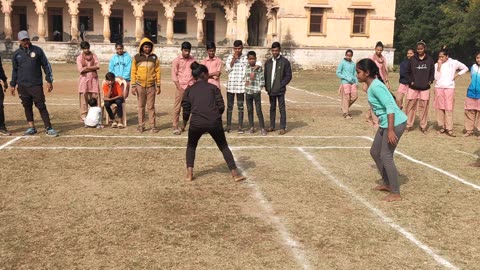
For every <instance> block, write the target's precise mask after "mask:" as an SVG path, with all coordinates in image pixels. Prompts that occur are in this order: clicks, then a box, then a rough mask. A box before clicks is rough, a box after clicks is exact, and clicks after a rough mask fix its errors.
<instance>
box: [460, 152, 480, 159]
mask: <svg viewBox="0 0 480 270" xmlns="http://www.w3.org/2000/svg"><path fill="white" fill-rule="evenodd" d="M454 151H455V152H457V153H461V154H464V155H467V156H471V157H474V158H480V156H479V155H475V154H471V153H467V152H463V151H460V150H454Z"/></svg>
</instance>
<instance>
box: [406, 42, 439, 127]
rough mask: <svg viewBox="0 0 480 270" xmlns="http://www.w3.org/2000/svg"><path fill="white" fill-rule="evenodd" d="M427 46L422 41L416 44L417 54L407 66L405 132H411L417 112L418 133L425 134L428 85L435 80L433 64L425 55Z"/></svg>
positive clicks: (428, 98) (428, 99) (428, 96)
mask: <svg viewBox="0 0 480 270" xmlns="http://www.w3.org/2000/svg"><path fill="white" fill-rule="evenodd" d="M426 48H427V45H426V44H425V42H424V41H422V40H421V41H419V42H417V47H416V49H417V53H416V54H415V55H414V56H413V57H412V58H410V60H409V65H408V66H407V76H408V79H409V80H408V81H409V89H408V92H407V108H406V111H405V112H406V113H407V116H408V120H407V131H411V130H412V128H413V123H414V122H415V115H416V112H417V106H418V113H419V116H420V131H422V133H426V132H427V125H428V104H429V103H430V85H431V84H432V83H433V80H434V79H435V62H434V61H433V58H432V57H430V56H429V55H428V54H427V53H426Z"/></svg>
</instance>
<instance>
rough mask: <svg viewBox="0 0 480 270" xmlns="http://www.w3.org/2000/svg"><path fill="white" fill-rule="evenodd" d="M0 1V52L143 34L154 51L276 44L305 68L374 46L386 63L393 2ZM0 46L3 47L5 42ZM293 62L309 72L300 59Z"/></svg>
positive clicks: (137, 37) (132, 40)
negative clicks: (22, 39) (20, 42)
mask: <svg viewBox="0 0 480 270" xmlns="http://www.w3.org/2000/svg"><path fill="white" fill-rule="evenodd" d="M0 2H1V5H2V13H1V14H0V50H1V47H2V44H1V43H2V42H7V43H8V41H9V40H13V41H15V40H16V33H17V32H18V31H20V30H25V29H26V30H28V32H29V34H30V36H31V37H32V40H33V41H37V42H46V43H49V44H50V43H58V45H54V44H51V45H52V46H53V47H65V46H75V44H77V43H78V42H79V41H80V40H81V37H82V36H83V38H84V39H85V40H88V41H90V42H91V43H92V44H97V46H102V44H110V43H115V42H123V43H125V44H131V45H132V48H134V46H133V45H134V44H135V43H136V42H138V41H140V39H141V38H142V37H144V36H147V37H149V38H151V39H152V40H153V41H154V42H155V43H157V44H160V46H162V47H168V46H175V45H178V44H180V43H181V42H183V41H190V42H191V43H192V44H193V45H199V46H202V44H205V43H206V42H207V41H213V42H215V43H216V44H217V46H219V47H222V46H225V47H228V46H230V45H231V43H232V41H233V40H235V39H240V40H243V41H244V42H246V43H247V44H248V45H249V46H254V47H268V46H269V45H270V44H271V43H272V42H273V41H279V42H280V43H282V45H283V47H285V48H289V49H291V50H292V52H293V51H303V52H305V51H308V53H306V55H308V57H311V56H312V54H313V55H314V59H313V60H315V61H317V62H318V63H317V64H315V63H314V65H313V66H315V65H323V64H326V65H329V63H328V61H329V60H327V61H323V60H325V59H324V58H325V57H315V55H317V56H322V55H324V56H325V55H328V56H332V53H333V54H334V57H335V59H337V58H338V57H342V54H343V51H344V49H347V48H353V49H354V50H356V51H358V52H359V54H360V55H363V54H365V55H368V54H371V52H372V51H373V47H374V45H375V43H376V42H377V41H382V42H383V43H384V44H385V46H386V48H387V50H386V56H387V58H389V59H390V60H393V49H392V47H393V32H394V22H395V4H396V3H395V2H396V1H395V0H361V1H350V0H63V1H62V0H0ZM4 47H5V48H6V49H8V44H6V45H4ZM47 47H48V46H47ZM259 49H260V48H259ZM315 52H317V53H315ZM303 54H305V53H303ZM308 57H307V58H308ZM327 58H329V57H327ZM356 58H358V57H356ZM309 61H310V62H311V61H312V59H309ZM322 61H323V62H322ZM335 61H336V60H335ZM389 62H390V63H392V61H389ZM298 64H299V66H305V67H307V66H311V64H310V63H309V64H306V65H304V64H302V61H299V62H298Z"/></svg>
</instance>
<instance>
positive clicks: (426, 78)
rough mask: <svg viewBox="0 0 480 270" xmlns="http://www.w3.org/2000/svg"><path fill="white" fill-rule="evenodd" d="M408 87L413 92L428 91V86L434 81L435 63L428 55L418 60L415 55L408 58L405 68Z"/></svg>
mask: <svg viewBox="0 0 480 270" xmlns="http://www.w3.org/2000/svg"><path fill="white" fill-rule="evenodd" d="M407 67H408V68H407V75H408V78H409V80H408V81H409V87H410V88H411V89H414V90H420V91H425V90H428V89H430V84H431V83H432V82H433V80H435V63H434V61H433V58H432V57H430V56H429V55H428V54H425V57H424V58H423V60H422V59H420V58H419V57H418V55H417V54H415V56H413V57H412V58H410V60H409V65H408V66H407Z"/></svg>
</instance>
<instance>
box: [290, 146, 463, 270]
mask: <svg viewBox="0 0 480 270" xmlns="http://www.w3.org/2000/svg"><path fill="white" fill-rule="evenodd" d="M297 150H298V151H299V152H301V153H302V154H303V155H304V156H305V158H306V159H308V160H309V161H310V162H312V164H313V165H314V166H315V167H316V168H317V169H318V170H319V171H320V172H321V173H322V174H323V175H324V176H325V177H327V178H328V179H329V180H330V181H332V182H333V183H334V184H335V185H337V186H338V187H339V188H341V189H343V190H344V191H345V192H347V193H348V194H350V195H351V196H352V197H353V198H354V199H355V200H357V201H359V202H360V203H362V204H363V205H364V206H365V207H367V208H368V209H369V210H370V211H371V212H373V213H374V214H375V215H376V216H377V217H378V218H379V219H380V220H381V221H382V222H383V223H385V224H387V225H388V226H390V227H391V228H393V229H394V230H396V231H397V232H399V233H400V234H402V235H403V236H404V237H405V238H407V239H408V240H410V242H412V243H414V244H415V245H416V246H417V247H419V248H420V249H422V250H423V251H424V252H425V253H427V254H428V255H430V256H431V257H432V258H433V259H434V260H435V261H436V262H437V263H439V264H440V265H442V266H444V267H446V268H448V269H455V270H457V269H459V268H458V267H457V266H455V265H453V264H452V263H451V262H449V261H448V260H447V259H445V258H443V257H442V256H440V255H438V254H437V253H435V251H433V250H432V249H431V248H430V247H428V246H427V245H426V244H424V243H422V242H421V241H420V240H418V239H417V238H416V237H415V236H414V235H413V234H412V233H410V232H408V231H407V230H406V229H404V228H403V227H402V226H400V225H398V224H396V223H395V222H394V221H393V220H392V219H391V218H389V217H387V216H386V215H385V214H384V213H383V212H382V211H381V210H380V209H378V208H376V207H375V206H373V205H372V204H370V203H369V202H368V201H367V200H365V199H364V198H363V197H361V196H360V195H358V194H357V193H356V192H355V191H353V190H352V189H351V188H349V187H348V186H346V185H345V184H343V183H342V182H341V181H340V180H338V179H337V178H335V176H333V175H332V174H331V173H330V172H329V171H328V170H327V169H325V168H324V167H323V166H322V165H321V164H320V163H319V162H318V161H317V159H315V157H314V156H312V155H311V154H310V153H308V152H307V151H305V150H304V149H302V148H297Z"/></svg>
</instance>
